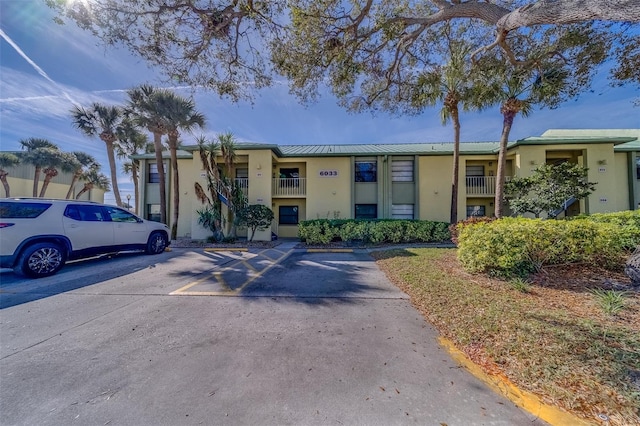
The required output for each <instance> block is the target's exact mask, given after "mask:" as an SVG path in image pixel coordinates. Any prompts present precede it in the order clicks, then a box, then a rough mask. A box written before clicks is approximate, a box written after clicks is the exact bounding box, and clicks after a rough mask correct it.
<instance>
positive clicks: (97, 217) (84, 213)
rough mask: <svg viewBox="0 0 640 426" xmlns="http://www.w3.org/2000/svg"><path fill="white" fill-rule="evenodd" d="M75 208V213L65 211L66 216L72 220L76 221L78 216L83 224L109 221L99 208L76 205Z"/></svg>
mask: <svg viewBox="0 0 640 426" xmlns="http://www.w3.org/2000/svg"><path fill="white" fill-rule="evenodd" d="M75 207H76V209H77V210H76V211H75V212H74V211H72V210H67V213H68V216H69V217H71V218H72V219H76V218H77V217H78V216H79V217H80V220H81V221H83V222H108V221H110V220H111V219H110V218H109V217H107V215H106V213H105V211H104V210H103V209H102V207H101V206H97V205H96V206H90V205H76V206H75ZM76 215H77V216H76ZM74 216H75V217H74ZM76 220H78V219H76Z"/></svg>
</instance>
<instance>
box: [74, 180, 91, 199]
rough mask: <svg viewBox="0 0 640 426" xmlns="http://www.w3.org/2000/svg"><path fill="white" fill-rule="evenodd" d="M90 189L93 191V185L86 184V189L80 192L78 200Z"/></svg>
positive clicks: (77, 196)
mask: <svg viewBox="0 0 640 426" xmlns="http://www.w3.org/2000/svg"><path fill="white" fill-rule="evenodd" d="M90 189H93V184H86V183H85V184H84V187H83V188H82V190H81V191H80V192H78V195H76V200H79V199H80V197H81V196H82V195H83V194H84V193H85V192H87V191H89V190H90Z"/></svg>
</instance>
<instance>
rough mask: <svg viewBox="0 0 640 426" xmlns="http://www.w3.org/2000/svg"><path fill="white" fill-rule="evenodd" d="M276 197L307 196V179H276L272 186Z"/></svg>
mask: <svg viewBox="0 0 640 426" xmlns="http://www.w3.org/2000/svg"><path fill="white" fill-rule="evenodd" d="M271 190H272V191H271V192H272V194H273V196H274V197H300V196H305V195H307V179H306V178H275V179H273V183H272V185H271Z"/></svg>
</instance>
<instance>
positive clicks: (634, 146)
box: [613, 140, 640, 152]
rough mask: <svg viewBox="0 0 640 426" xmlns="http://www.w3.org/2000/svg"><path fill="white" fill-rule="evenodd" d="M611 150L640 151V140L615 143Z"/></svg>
mask: <svg viewBox="0 0 640 426" xmlns="http://www.w3.org/2000/svg"><path fill="white" fill-rule="evenodd" d="M613 150H614V151H615V152H627V151H640V140H635V141H631V142H627V143H623V144H620V145H616V146H615V147H614V148H613Z"/></svg>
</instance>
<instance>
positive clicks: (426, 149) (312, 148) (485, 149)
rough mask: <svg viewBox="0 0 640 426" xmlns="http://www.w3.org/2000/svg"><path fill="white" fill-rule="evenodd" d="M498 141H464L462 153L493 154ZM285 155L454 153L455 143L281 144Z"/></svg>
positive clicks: (281, 150) (461, 148) (461, 147)
mask: <svg viewBox="0 0 640 426" xmlns="http://www.w3.org/2000/svg"><path fill="white" fill-rule="evenodd" d="M498 147H499V144H498V143H497V142H463V143H461V144H460V152H461V153H477V154H493V153H495V152H496V150H497V149H498ZM278 148H279V150H280V152H281V153H282V156H284V157H314V156H315V157H330V156H345V155H403V154H404V155H414V154H422V155H447V154H451V153H453V143H451V142H443V143H398V144H392V143H389V144H354V145H347V144H345V145H280V146H279V147H278Z"/></svg>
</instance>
